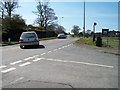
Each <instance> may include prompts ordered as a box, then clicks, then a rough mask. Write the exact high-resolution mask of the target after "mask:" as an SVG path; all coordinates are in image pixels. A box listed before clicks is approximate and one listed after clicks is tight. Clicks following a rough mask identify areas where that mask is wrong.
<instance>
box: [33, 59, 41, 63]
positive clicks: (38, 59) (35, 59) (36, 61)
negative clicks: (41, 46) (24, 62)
mask: <svg viewBox="0 0 120 90" xmlns="http://www.w3.org/2000/svg"><path fill="white" fill-rule="evenodd" d="M42 59H43V58H37V59H35V60H33V62H37V61H39V60H42Z"/></svg>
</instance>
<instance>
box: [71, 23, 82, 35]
mask: <svg viewBox="0 0 120 90" xmlns="http://www.w3.org/2000/svg"><path fill="white" fill-rule="evenodd" d="M80 30H81V29H80V28H79V26H77V25H74V26H73V29H72V30H71V32H72V33H74V34H75V35H78V34H79V31H80Z"/></svg>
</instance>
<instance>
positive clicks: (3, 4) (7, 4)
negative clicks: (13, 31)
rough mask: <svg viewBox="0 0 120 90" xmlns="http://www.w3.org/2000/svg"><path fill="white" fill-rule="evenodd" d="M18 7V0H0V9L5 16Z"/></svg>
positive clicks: (10, 14)
mask: <svg viewBox="0 0 120 90" xmlns="http://www.w3.org/2000/svg"><path fill="white" fill-rule="evenodd" d="M16 8H18V0H2V1H0V11H1V12H2V15H3V14H6V16H8V17H10V18H11V16H12V12H13V11H14V10H15V9H16Z"/></svg>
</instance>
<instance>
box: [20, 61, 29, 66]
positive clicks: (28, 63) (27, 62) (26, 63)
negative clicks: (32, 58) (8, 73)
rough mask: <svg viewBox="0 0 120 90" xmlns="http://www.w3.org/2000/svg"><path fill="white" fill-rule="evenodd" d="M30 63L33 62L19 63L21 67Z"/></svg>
mask: <svg viewBox="0 0 120 90" xmlns="http://www.w3.org/2000/svg"><path fill="white" fill-rule="evenodd" d="M29 64H31V62H26V63H23V64H21V65H19V66H20V67H23V66H26V65H29Z"/></svg>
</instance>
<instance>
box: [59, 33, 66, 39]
mask: <svg viewBox="0 0 120 90" xmlns="http://www.w3.org/2000/svg"><path fill="white" fill-rule="evenodd" d="M57 37H58V38H66V37H67V36H66V35H65V34H64V33H61V34H58V36H57Z"/></svg>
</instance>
